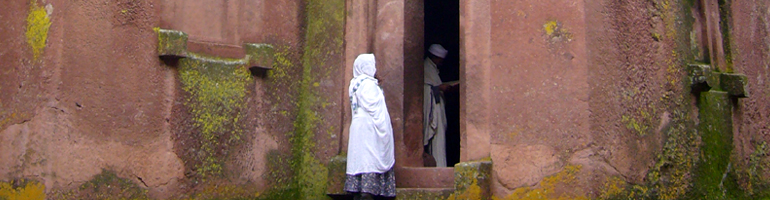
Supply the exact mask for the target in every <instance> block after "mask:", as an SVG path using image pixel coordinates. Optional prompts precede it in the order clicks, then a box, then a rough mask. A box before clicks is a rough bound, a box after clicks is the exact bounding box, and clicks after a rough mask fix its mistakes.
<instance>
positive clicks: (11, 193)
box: [0, 182, 45, 200]
mask: <svg viewBox="0 0 770 200" xmlns="http://www.w3.org/2000/svg"><path fill="white" fill-rule="evenodd" d="M0 199H5V200H43V199H45V185H43V184H42V183H38V182H28V183H26V184H25V185H24V186H21V187H16V188H14V186H13V182H12V183H5V182H0Z"/></svg>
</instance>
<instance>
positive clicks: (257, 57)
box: [243, 43, 275, 69]
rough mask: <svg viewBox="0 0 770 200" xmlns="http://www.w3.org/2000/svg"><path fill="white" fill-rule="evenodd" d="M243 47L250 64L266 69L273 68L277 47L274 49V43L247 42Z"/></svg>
mask: <svg viewBox="0 0 770 200" xmlns="http://www.w3.org/2000/svg"><path fill="white" fill-rule="evenodd" d="M243 49H244V51H245V52H246V58H247V59H248V60H249V65H251V66H260V67H262V68H266V69H272V68H273V62H274V60H275V49H273V46H272V45H269V44H252V43H246V44H244V45H243Z"/></svg>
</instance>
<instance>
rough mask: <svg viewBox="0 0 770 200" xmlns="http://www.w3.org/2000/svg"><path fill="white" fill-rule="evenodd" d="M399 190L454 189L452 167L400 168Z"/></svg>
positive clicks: (398, 173) (398, 171)
mask: <svg viewBox="0 0 770 200" xmlns="http://www.w3.org/2000/svg"><path fill="white" fill-rule="evenodd" d="M395 172H396V187H398V188H454V168H452V167H398V168H396V171H395Z"/></svg>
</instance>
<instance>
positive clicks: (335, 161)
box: [326, 155, 347, 195]
mask: <svg viewBox="0 0 770 200" xmlns="http://www.w3.org/2000/svg"><path fill="white" fill-rule="evenodd" d="M346 167H347V156H344V155H339V156H335V157H334V158H332V160H331V161H329V175H328V178H327V179H328V181H327V184H326V194H337V195H342V194H346V193H347V192H345V190H344V189H343V186H344V185H345V177H346V174H345V170H346Z"/></svg>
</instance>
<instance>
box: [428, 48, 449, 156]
mask: <svg viewBox="0 0 770 200" xmlns="http://www.w3.org/2000/svg"><path fill="white" fill-rule="evenodd" d="M424 65H425V85H423V104H422V105H423V107H422V108H423V114H424V116H423V127H424V128H423V140H422V144H423V145H428V144H430V146H428V147H427V148H430V151H431V154H432V155H433V158H434V159H436V167H446V166H447V163H446V146H445V144H446V127H447V119H446V108H445V107H444V102H445V101H444V99H443V98H444V97H443V96H438V97H436V96H435V95H433V88H432V87H437V86H439V85H441V84H442V82H441V77H440V76H439V74H438V73H439V71H438V67H437V66H436V64H435V63H433V61H431V60H430V58H426V59H425V63H424ZM435 98H441V99H439V102H440V103H436V100H435Z"/></svg>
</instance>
